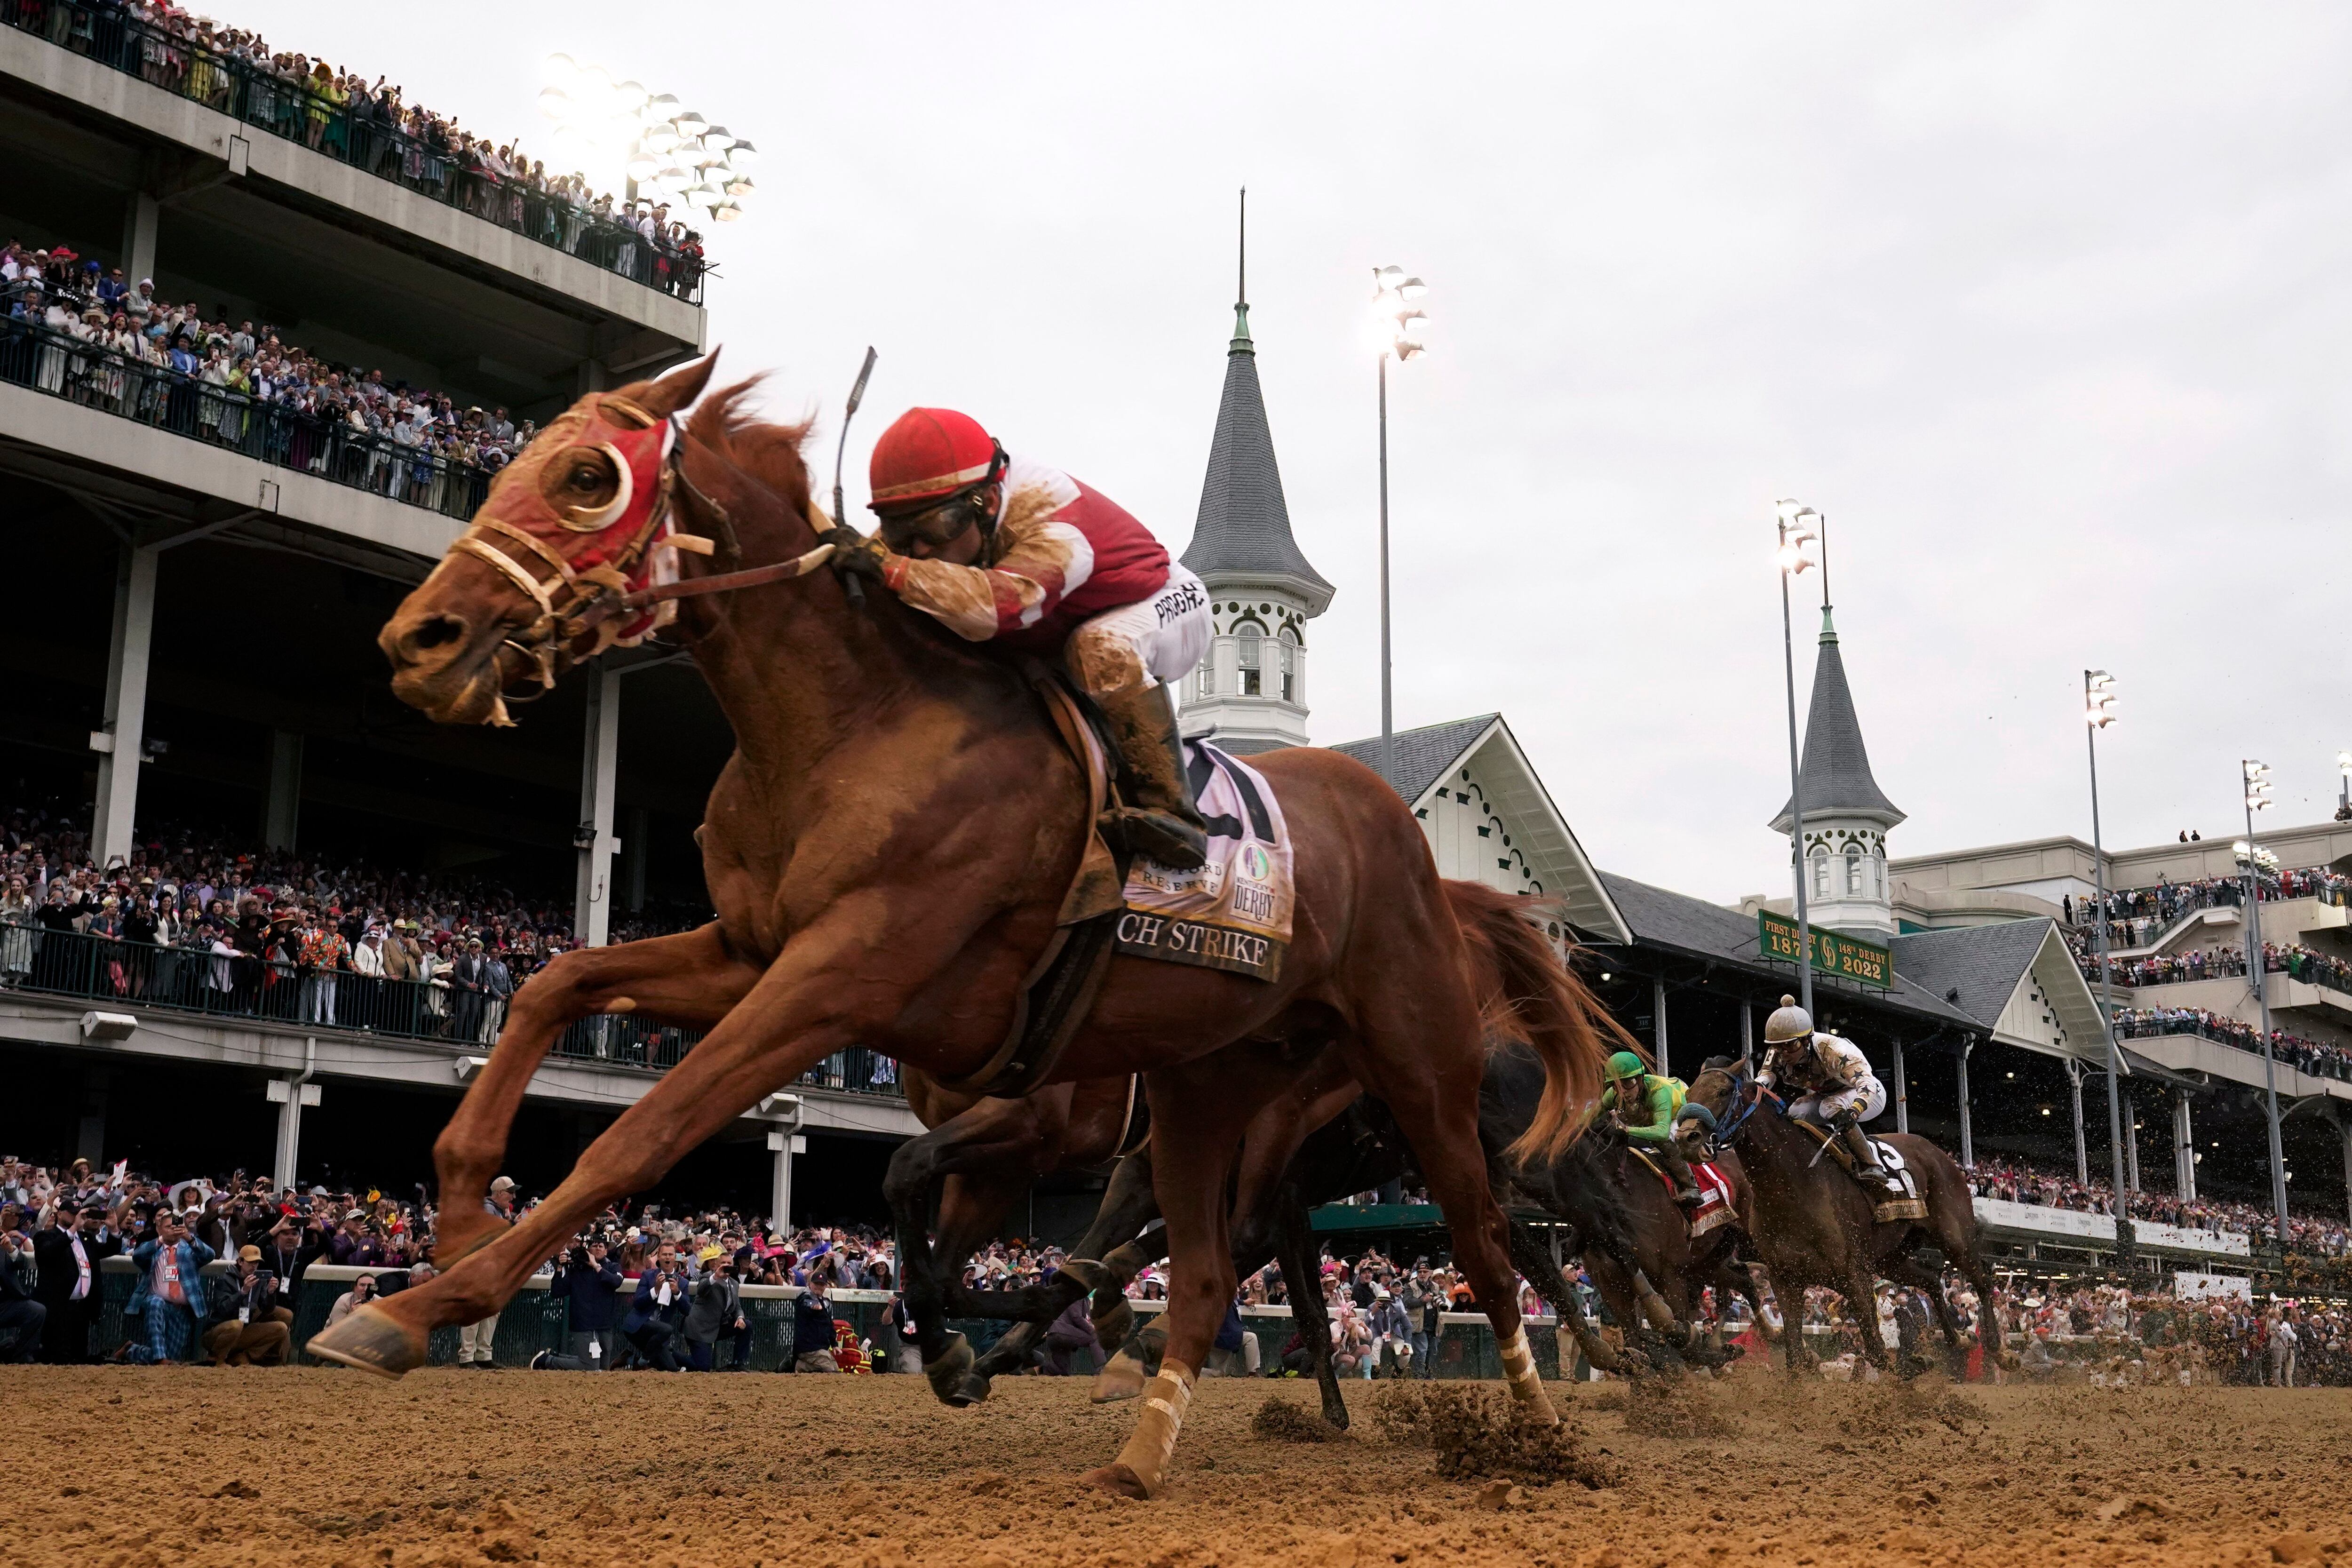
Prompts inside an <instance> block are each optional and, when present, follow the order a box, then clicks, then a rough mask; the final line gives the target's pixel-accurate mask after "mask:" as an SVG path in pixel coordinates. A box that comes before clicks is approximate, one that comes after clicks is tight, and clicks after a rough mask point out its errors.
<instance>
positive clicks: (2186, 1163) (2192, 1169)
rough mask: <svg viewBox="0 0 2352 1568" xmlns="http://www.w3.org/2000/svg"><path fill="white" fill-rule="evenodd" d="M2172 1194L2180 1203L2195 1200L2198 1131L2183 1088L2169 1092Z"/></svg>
mask: <svg viewBox="0 0 2352 1568" xmlns="http://www.w3.org/2000/svg"><path fill="white" fill-rule="evenodd" d="M2172 1191H2173V1194H2174V1195H2175V1196H2177V1197H2179V1199H2180V1201H2181V1202H2182V1203H2194V1202H2195V1201H2196V1199H2197V1129H2196V1125H2195V1123H2194V1121H2192V1120H2191V1118H2190V1115H2189V1090H2188V1089H2185V1088H2180V1089H2174V1090H2173V1091H2172Z"/></svg>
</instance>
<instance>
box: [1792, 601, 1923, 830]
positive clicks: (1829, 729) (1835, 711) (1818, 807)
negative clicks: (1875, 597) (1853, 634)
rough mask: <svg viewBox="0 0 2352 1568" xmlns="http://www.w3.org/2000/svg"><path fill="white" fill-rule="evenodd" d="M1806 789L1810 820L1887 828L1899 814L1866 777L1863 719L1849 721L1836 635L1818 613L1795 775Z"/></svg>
mask: <svg viewBox="0 0 2352 1568" xmlns="http://www.w3.org/2000/svg"><path fill="white" fill-rule="evenodd" d="M1799 776H1800V778H1801V780H1802V782H1803V784H1804V791H1805V817H1806V820H1807V821H1811V820H1812V819H1813V818H1815V817H1818V816H1822V815H1824V814H1825V813H1829V812H1843V813H1846V814H1848V815H1853V816H1868V817H1874V818H1876V819H1877V820H1878V821H1879V822H1880V823H1882V824H1884V825H1885V826H1888V827H1892V826H1895V824H1896V823H1898V822H1900V821H1902V820H1903V813H1902V812H1901V811H1900V810H1898V809H1896V807H1895V803H1894V802H1893V801H1891V800H1889V799H1887V798H1886V796H1885V794H1884V793H1882V792H1881V791H1880V789H1879V787H1878V781H1877V780H1876V779H1874V778H1872V777H1871V776H1870V753H1869V752H1867V751H1865V750H1864V748H1863V744H1862V721H1861V720H1859V719H1857V718H1855V717H1854V712H1853V691H1852V690H1851V689H1848V688H1847V686H1846V683H1845V660H1844V659H1843V658H1842V657H1840V655H1839V653H1838V641H1837V633H1836V632H1835V631H1834V630H1833V629H1832V627H1831V626H1830V624H1829V612H1828V611H1827V610H1826V609H1824V610H1823V611H1822V652H1821V658H1819V659H1818V660H1817V661H1816V662H1815V663H1814V665H1813V700H1812V710H1811V712H1810V713H1809V714H1807V716H1806V719H1805V762H1804V769H1803V772H1802V773H1801V774H1800V775H1799ZM1789 817H1790V808H1789V807H1788V806H1786V805H1783V806H1782V807H1781V808H1780V816H1776V817H1774V818H1773V819H1772V830H1773V831H1774V832H1776V833H1786V832H1788V831H1789V828H1790V820H1789Z"/></svg>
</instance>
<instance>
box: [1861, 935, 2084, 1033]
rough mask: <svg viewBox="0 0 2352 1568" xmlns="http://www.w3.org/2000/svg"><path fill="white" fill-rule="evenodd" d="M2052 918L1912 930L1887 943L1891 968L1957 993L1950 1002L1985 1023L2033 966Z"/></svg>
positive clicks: (1991, 1020) (1987, 1024) (1941, 991)
mask: <svg viewBox="0 0 2352 1568" xmlns="http://www.w3.org/2000/svg"><path fill="white" fill-rule="evenodd" d="M2054 923H2055V922H2054V921H2049V920H2046V919H2045V920H2025V921H1996V922H1995V923H1993V924H1991V925H1981V926H1954V927H1951V928H1949V929H1947V930H1944V931H1912V932H1911V933H1909V934H1908V935H1906V936H1898V937H1896V938H1895V940H1894V941H1892V942H1888V943H1887V946H1888V948H1889V949H1890V950H1892V951H1893V952H1894V954H1895V973H1897V974H1900V975H1902V976H1903V977H1904V978H1905V979H1906V980H1908V981H1910V982H1911V983H1912V984H1915V985H1917V986H1919V987H1921V988H1922V989H1924V990H1927V991H1931V992H1933V993H1935V994H1937V995H1938V996H1944V997H1950V996H1951V994H1952V993H1953V992H1955V991H1958V993H1959V995H1958V997H1957V998H1954V999H1953V1000H1952V1003H1951V1005H1953V1006H1955V1007H1958V1009H1959V1010H1960V1011H1961V1012H1963V1013H1966V1014H1967V1015H1968V1016H1969V1017H1971V1018H1974V1019H1975V1020H1976V1021H1977V1022H1978V1023H1979V1024H1982V1025H1983V1026H1985V1027H1986V1028H1988V1029H1990V1028H1991V1027H1992V1026H1993V1025H1994V1023H1995V1022H1996V1021H1998V1020H1999V1018H2000V1011H2001V1009H2002V1008H2004V1007H2006V1006H2008V1005H2009V999H2010V998H2011V996H2013V995H2015V994H2017V983H2018V982H2019V981H2020V980H2022V979H2024V978H2025V972H2026V971H2027V970H2028V969H2031V968H2032V967H2033V959H2034V955H2035V954H2037V953H2039V952H2041V951H2042V942H2044V941H2046V940H2047V939H2048V938H2049V935H2050V931H2051V929H2052V927H2053V924H2054Z"/></svg>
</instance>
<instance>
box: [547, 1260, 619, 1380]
mask: <svg viewBox="0 0 2352 1568" xmlns="http://www.w3.org/2000/svg"><path fill="white" fill-rule="evenodd" d="M625 1283H626V1281H625V1280H624V1279H622V1277H621V1266H620V1265H619V1264H617V1263H615V1262H614V1261H613V1259H612V1258H611V1256H610V1254H609V1249H608V1248H607V1247H606V1246H605V1241H604V1237H602V1236H592V1237H589V1238H588V1240H587V1241H586V1242H585V1243H584V1244H583V1243H581V1242H577V1241H575V1242H574V1243H573V1244H572V1246H570V1247H565V1248H564V1249H563V1250H562V1252H560V1253H558V1254H557V1255H556V1259H555V1282H554V1283H553V1284H552V1285H551V1286H550V1287H549V1289H550V1290H551V1291H552V1292H553V1293H554V1294H555V1295H556V1296H558V1297H560V1298H562V1300H564V1301H566V1302H568V1303H569V1304H570V1310H569V1320H570V1327H571V1335H570V1338H571V1345H572V1353H571V1354H569V1355H559V1354H557V1353H556V1352H553V1351H542V1352H540V1353H539V1354H538V1355H536V1356H534V1357H532V1358H531V1363H530V1364H531V1367H532V1370H534V1371H541V1372H604V1371H606V1370H608V1369H610V1368H611V1367H613V1366H614V1364H615V1363H617V1362H618V1361H619V1359H620V1357H619V1353H618V1352H619V1350H620V1346H619V1345H618V1344H617V1343H616V1342H615V1341H616V1339H617V1337H618V1336H617V1335H616V1334H615V1333H614V1327H615V1325H616V1323H617V1322H618V1321H619V1319H620V1315H621V1302H620V1290H621V1288H622V1286H623V1285H624V1284H625Z"/></svg>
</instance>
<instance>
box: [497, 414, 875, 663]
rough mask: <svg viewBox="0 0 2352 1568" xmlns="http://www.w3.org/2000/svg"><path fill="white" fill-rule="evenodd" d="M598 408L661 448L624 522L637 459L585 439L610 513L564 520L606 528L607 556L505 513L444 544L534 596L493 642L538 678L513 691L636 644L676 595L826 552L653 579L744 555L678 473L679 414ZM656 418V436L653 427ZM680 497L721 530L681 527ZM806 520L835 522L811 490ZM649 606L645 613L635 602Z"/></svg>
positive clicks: (795, 566) (805, 562)
mask: <svg viewBox="0 0 2352 1568" xmlns="http://www.w3.org/2000/svg"><path fill="white" fill-rule="evenodd" d="M606 409H611V410H614V412H616V413H618V414H620V415H621V416H624V417H625V418H628V419H630V420H631V421H633V422H634V424H635V434H634V435H633V436H632V434H631V433H630V432H622V434H623V435H624V437H625V438H629V439H631V444H632V445H633V446H635V445H640V444H642V443H643V442H644V441H645V440H646V439H648V438H651V439H655V440H657V441H658V443H659V451H658V453H657V455H656V456H655V465H656V467H655V483H654V484H653V486H652V487H651V489H652V493H651V494H650V495H649V496H647V497H646V498H645V505H644V509H643V510H644V516H643V519H642V521H633V520H634V518H635V513H636V512H637V510H638V507H637V505H636V501H637V499H638V498H637V496H636V489H637V488H638V487H637V483H636V479H635V471H636V467H637V465H635V464H633V463H632V462H631V461H630V459H629V457H628V455H627V454H626V453H625V452H624V451H623V450H622V449H621V447H619V446H618V445H617V444H616V443H614V442H613V441H595V442H591V443H589V445H591V446H592V447H594V448H595V449H599V450H602V451H604V452H605V453H607V454H609V455H610V457H611V458H612V459H613V462H614V468H615V469H616V471H617V473H618V476H619V477H618V479H617V481H616V482H617V485H618V487H619V493H618V494H617V495H616V496H615V498H614V501H613V502H612V503H610V506H609V507H608V509H607V510H608V511H609V512H610V513H611V514H612V515H611V516H610V517H609V519H608V518H605V517H602V516H600V517H599V518H596V519H592V520H589V521H590V522H591V523H592V524H593V529H590V528H583V527H582V526H581V525H577V524H572V523H568V522H567V523H565V524H564V525H563V526H565V527H566V528H570V529H574V530H575V531H593V533H594V535H595V537H596V538H597V539H598V540H600V541H601V540H604V539H606V538H611V539H613V540H614V543H613V544H612V546H611V549H610V552H609V553H608V554H607V555H606V557H605V559H604V560H601V561H599V562H597V563H595V564H593V565H592V566H589V567H586V568H584V569H583V568H578V567H575V566H574V565H573V564H572V562H571V560H570V559H569V558H568V557H567V556H566V555H565V554H564V552H562V551H561V550H558V549H556V548H554V546H553V545H551V543H550V542H548V540H547V539H546V538H543V537H542V536H541V535H539V534H537V533H533V532H532V531H530V530H528V529H524V528H519V527H517V526H516V525H515V524H513V523H510V522H508V521H505V520H504V519H502V518H496V517H488V516H477V517H476V518H475V519H474V521H473V523H472V525H471V526H470V527H469V528H467V531H466V532H465V533H463V534H461V535H459V536H458V538H457V541H456V542H455V543H454V544H452V545H451V546H450V548H451V549H452V550H453V551H462V552H465V553H466V554H467V555H470V556H472V557H473V558H474V559H476V560H478V561H480V562H483V563H487V564H488V565H489V566H491V567H492V568H494V569H495V570H497V571H498V572H499V574H502V575H503V576H505V577H506V578H507V579H508V580H509V581H510V582H511V583H513V584H515V586H517V587H519V588H520V589H521V590H522V591H523V592H524V593H525V594H527V595H530V599H531V601H532V602H533V603H534V604H536V605H538V606H539V616H538V617H537V618H536V619H534V620H533V621H532V622H531V623H530V625H529V626H521V627H519V628H517V629H516V631H515V632H514V633H513V634H512V635H511V636H509V637H505V638H502V639H501V640H500V642H499V653H501V654H502V653H503V652H504V651H505V650H506V649H508V648H512V649H513V650H514V651H515V652H516V653H517V654H519V655H520V656H521V658H522V659H523V668H522V669H520V670H519V671H517V673H516V676H515V677H513V678H510V679H520V678H521V677H523V676H526V675H535V676H537V677H538V679H539V684H540V689H539V690H538V691H536V692H533V693H532V694H531V695H530V696H529V697H520V696H518V697H516V698H514V699H513V700H515V701H518V702H527V701H536V700H538V699H539V698H541V697H544V696H545V695H546V694H547V693H548V692H549V691H550V690H551V689H554V686H555V683H556V681H557V679H559V678H560V677H561V676H562V674H563V672H564V671H565V670H567V669H570V668H573V667H575V666H577V665H579V664H581V663H583V661H585V660H587V659H591V658H595V657H596V656H597V655H598V654H600V653H603V652H604V650H605V649H607V648H610V647H635V646H636V645H637V644H639V643H641V642H643V641H644V640H645V639H646V637H649V636H651V635H652V634H653V633H654V632H656V631H657V630H659V629H660V628H661V627H663V626H667V625H669V624H670V622H671V621H672V620H673V619H674V618H675V617H676V616H677V607H676V602H677V600H679V599H683V598H690V597H695V596H698V595H705V594H717V593H724V592H727V591H729V590H730V589H735V588H750V587H756V586H758V585H759V584H763V583H776V582H783V581H788V580H790V579H792V578H795V577H804V576H806V575H807V574H809V573H811V572H814V570H816V569H817V568H818V567H819V566H822V565H824V563H825V562H826V561H828V560H830V559H831V558H832V556H833V554H834V546H832V545H831V544H820V545H818V546H817V547H816V548H815V549H814V550H811V551H809V552H806V553H805V554H803V555H799V556H795V557H793V559H791V560H789V561H781V562H776V563H772V564H770V565H766V566H755V567H752V568H751V569H749V570H747V571H741V572H729V573H720V574H713V575H710V576H703V577H695V578H690V579H680V578H677V577H676V576H674V575H673V576H672V577H670V578H669V579H668V580H667V581H654V580H653V579H656V578H658V577H660V576H661V575H662V574H663V573H664V572H669V573H672V574H675V572H676V570H677V556H678V555H679V554H680V553H681V552H683V553H686V554H692V555H700V556H706V557H707V556H710V555H714V554H716V555H718V556H719V557H720V558H722V559H724V560H727V561H730V562H731V561H735V560H738V559H740V557H741V554H742V549H741V546H740V542H738V540H737V539H736V535H735V523H734V520H733V519H732V518H730V516H729V515H728V512H727V509H726V508H725V507H723V506H720V505H719V502H717V501H716V500H712V499H711V498H710V497H709V496H708V495H706V494H704V493H703V491H702V489H700V488H699V487H698V486H697V485H696V484H695V483H694V481H693V480H692V479H689V478H688V475H687V472H686V459H685V452H686V447H687V446H688V439H689V438H688V435H687V431H686V427H685V425H684V422H683V421H681V420H680V419H679V418H678V417H677V416H676V415H672V416H669V417H667V419H663V420H658V421H656V419H655V417H654V416H652V415H651V414H648V413H647V412H646V411H645V410H644V409H642V408H640V407H638V406H637V405H635V404H634V403H631V402H629V401H628V400H627V399H625V398H622V397H617V396H613V395H606V396H604V397H603V398H600V399H599V400H598V403H597V406H596V414H595V416H594V417H595V418H596V419H597V420H600V421H601V420H602V418H603V416H604V411H605V410H606ZM656 429H658V431H659V434H658V436H656V435H655V434H654V433H655V432H656ZM591 433H592V434H593V429H592V432H591ZM704 450H705V452H706V454H707V455H708V456H710V457H713V458H716V457H717V456H718V454H716V453H710V452H709V449H708V448H707V447H706V448H704ZM681 497H684V498H685V499H687V500H690V501H692V502H693V503H694V505H695V506H697V507H698V508H699V509H700V510H701V512H702V513H703V514H704V515H706V516H708V517H709V519H710V521H711V527H712V530H713V531H714V532H715V533H716V534H717V535H718V538H717V540H716V541H714V540H713V539H712V538H710V537H709V535H706V534H700V533H692V532H688V531H685V530H683V529H681V528H679V527H678V518H679V515H680V512H681V510H682V509H681V505H680V498H681ZM808 511H809V517H808V521H809V523H810V525H811V526H812V527H814V529H815V530H816V531H818V532H820V533H823V532H824V531H826V530H827V529H829V528H831V527H832V526H833V524H832V521H831V520H830V519H828V518H826V517H825V516H824V513H823V512H822V511H821V510H818V508H817V506H816V503H815V502H814V500H811V501H810V502H809V503H808ZM502 545H505V546H507V547H508V548H501V546H502ZM517 545H519V546H520V547H521V549H522V550H523V551H524V552H527V553H526V554H525V555H524V556H521V557H518V556H517V555H515V554H513V553H510V549H511V547H512V546H517ZM539 563H545V564H546V565H548V566H549V567H551V568H552V570H553V573H554V574H553V575H552V576H549V577H541V575H540V574H539V572H538V564H539ZM559 595H561V597H559ZM647 611H650V612H651V613H650V614H643V613H642V612H647ZM591 633H593V634H595V637H596V643H595V646H594V647H590V648H587V649H584V650H583V651H580V652H577V653H575V652H573V651H572V644H574V643H576V642H577V641H579V640H580V639H581V638H582V637H586V636H588V635H589V634H591ZM502 684H503V683H502Z"/></svg>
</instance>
